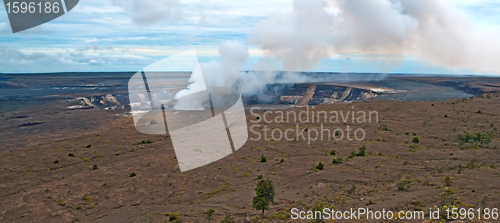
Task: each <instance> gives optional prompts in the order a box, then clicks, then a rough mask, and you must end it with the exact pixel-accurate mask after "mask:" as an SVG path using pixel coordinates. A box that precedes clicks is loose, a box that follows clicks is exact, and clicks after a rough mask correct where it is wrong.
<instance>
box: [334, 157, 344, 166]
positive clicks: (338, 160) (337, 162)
mask: <svg viewBox="0 0 500 223" xmlns="http://www.w3.org/2000/svg"><path fill="white" fill-rule="evenodd" d="M342 162H343V160H342V157H338V158H337V159H333V160H332V163H333V164H334V165H337V164H341V163H342Z"/></svg>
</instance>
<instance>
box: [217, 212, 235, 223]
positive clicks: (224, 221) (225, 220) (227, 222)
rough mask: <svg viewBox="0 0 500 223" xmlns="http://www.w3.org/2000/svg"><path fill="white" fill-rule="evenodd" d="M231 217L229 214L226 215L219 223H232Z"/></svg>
mask: <svg viewBox="0 0 500 223" xmlns="http://www.w3.org/2000/svg"><path fill="white" fill-rule="evenodd" d="M233 220H234V219H233V216H231V213H226V216H225V217H224V218H223V219H222V220H220V223H233V222H234V221H233Z"/></svg>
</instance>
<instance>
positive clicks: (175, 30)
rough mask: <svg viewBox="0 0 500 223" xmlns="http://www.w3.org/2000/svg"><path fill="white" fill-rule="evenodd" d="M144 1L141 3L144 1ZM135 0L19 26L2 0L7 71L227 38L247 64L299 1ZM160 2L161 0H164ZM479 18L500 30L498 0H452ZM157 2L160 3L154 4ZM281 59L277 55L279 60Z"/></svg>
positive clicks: (409, 65) (334, 61) (335, 58)
mask: <svg viewBox="0 0 500 223" xmlns="http://www.w3.org/2000/svg"><path fill="white" fill-rule="evenodd" d="M141 2H142V3H144V5H142V6H138V5H137V4H141ZM145 2H153V1H135V0H82V1H80V3H79V4H78V5H77V6H76V7H75V8H74V9H73V10H72V11H71V12H69V13H67V14H66V15H63V16H61V17H59V18H57V19H55V20H53V21H51V22H49V23H46V24H43V25H41V26H38V27H35V28H32V29H29V30H26V31H22V32H19V33H12V31H11V28H10V24H9V23H8V17H7V13H6V11H5V8H4V6H3V5H1V6H0V73H8V72H64V71H137V70H141V69H142V68H143V67H145V66H147V65H148V64H151V63H153V62H155V61H157V60H160V59H162V58H165V57H168V56H169V55H173V54H176V53H180V52H182V51H185V50H189V49H193V48H194V49H196V50H197V52H198V54H199V56H200V60H201V61H202V62H203V61H209V60H216V59H217V57H218V51H217V49H218V46H219V44H220V43H221V42H223V41H225V40H232V41H239V42H241V43H243V44H245V45H247V46H248V47H249V52H250V58H249V59H248V64H247V65H246V66H245V67H244V68H243V69H252V65H253V64H254V63H256V62H257V61H258V60H259V58H261V57H262V56H264V52H263V51H262V50H261V49H260V48H259V46H257V45H253V44H251V43H249V40H248V38H249V35H250V33H251V31H252V28H253V27H254V26H255V25H256V24H257V23H258V22H259V21H262V20H265V19H266V18H268V17H269V16H270V15H272V14H275V13H281V14H289V13H290V11H291V9H292V1H288V0H280V1H266V0H255V1H243V0H237V1H221V0H208V1H194V0H189V1H180V2H177V1H175V0H161V1H160V2H162V3H164V4H162V5H155V4H154V3H145ZM157 2H158V1H157ZM453 4H454V5H455V7H456V8H457V9H458V10H461V11H463V12H464V13H465V14H466V16H467V17H468V18H469V19H470V21H471V22H472V23H473V24H474V26H476V27H478V28H479V29H481V30H489V31H494V32H496V31H497V30H500V16H499V15H500V2H499V1H486V0H480V1H468V0H459V1H453ZM151 8H154V10H150V9H151ZM277 63H278V62H277ZM312 70H313V71H331V72H370V73H379V72H380V73H439V74H481V73H478V72H475V71H473V70H468V69H463V68H450V67H446V66H441V65H436V64H432V63H428V62H427V61H424V60H420V59H419V58H418V57H415V56H413V55H404V54H397V55H394V54H391V55H388V54H376V55H372V56H370V57H369V58H367V57H366V56H364V55H362V54H356V53H355V52H354V53H353V52H350V53H333V54H332V55H330V56H328V57H326V58H325V59H323V60H321V61H320V62H319V63H318V64H317V65H316V66H314V68H313V69H312Z"/></svg>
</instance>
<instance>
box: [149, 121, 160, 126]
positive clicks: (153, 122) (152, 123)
mask: <svg viewBox="0 0 500 223" xmlns="http://www.w3.org/2000/svg"><path fill="white" fill-rule="evenodd" d="M149 124H150V125H156V124H158V122H156V121H155V120H151V121H150V122H149Z"/></svg>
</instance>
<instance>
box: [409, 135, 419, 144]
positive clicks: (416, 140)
mask: <svg viewBox="0 0 500 223" xmlns="http://www.w3.org/2000/svg"><path fill="white" fill-rule="evenodd" d="M411 141H412V142H413V143H418V142H420V139H419V138H418V136H415V137H413V140H411Z"/></svg>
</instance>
